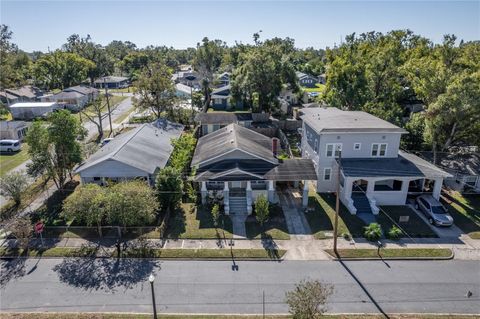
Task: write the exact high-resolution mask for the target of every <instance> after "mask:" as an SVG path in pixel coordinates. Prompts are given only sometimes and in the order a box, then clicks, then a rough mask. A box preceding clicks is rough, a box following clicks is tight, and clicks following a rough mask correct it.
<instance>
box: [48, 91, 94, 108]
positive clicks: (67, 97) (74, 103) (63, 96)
mask: <svg viewBox="0 0 480 319" xmlns="http://www.w3.org/2000/svg"><path fill="white" fill-rule="evenodd" d="M51 99H52V100H54V101H56V102H58V103H61V104H63V105H64V107H65V108H66V109H69V110H70V111H80V110H81V109H83V107H84V106H85V105H86V104H87V103H88V96H87V95H85V94H82V93H79V92H77V91H62V92H60V93H57V94H54V95H53V96H52V97H51Z"/></svg>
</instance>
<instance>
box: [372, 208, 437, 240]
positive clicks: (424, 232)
mask: <svg viewBox="0 0 480 319" xmlns="http://www.w3.org/2000/svg"><path fill="white" fill-rule="evenodd" d="M381 208H382V210H383V211H385V213H386V214H385V213H384V212H383V211H382V210H380V213H379V214H378V216H377V222H378V223H379V224H380V226H382V230H383V232H384V234H387V233H388V231H389V230H390V228H391V227H392V226H393V225H394V224H393V221H394V222H395V223H397V224H398V225H399V226H400V227H401V228H402V229H403V230H404V231H405V232H406V233H402V235H401V236H400V237H409V236H410V237H413V238H436V237H438V236H437V234H436V233H435V232H434V231H433V230H432V229H431V228H430V226H429V225H428V224H427V223H425V222H424V221H423V219H421V218H420V216H418V215H417V213H415V212H414V211H413V210H412V209H411V208H409V207H407V206H382V207H381ZM387 215H388V216H387ZM400 216H408V217H409V220H408V222H406V223H400ZM389 217H390V218H391V219H390V218H389ZM392 219H393V221H392ZM407 234H408V235H409V236H408V235H407Z"/></svg>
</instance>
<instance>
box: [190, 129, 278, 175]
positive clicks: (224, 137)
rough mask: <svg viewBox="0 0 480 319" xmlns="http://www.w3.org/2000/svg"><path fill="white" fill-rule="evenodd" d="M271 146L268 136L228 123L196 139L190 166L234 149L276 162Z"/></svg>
mask: <svg viewBox="0 0 480 319" xmlns="http://www.w3.org/2000/svg"><path fill="white" fill-rule="evenodd" d="M271 147H272V142H271V139H270V138H269V137H267V136H265V135H262V134H260V133H257V132H255V131H252V130H250V129H248V128H244V127H242V126H240V125H237V124H229V125H228V126H225V127H224V128H221V129H219V130H217V131H215V132H213V133H210V134H208V135H205V136H203V137H201V138H200V139H199V140H198V143H197V147H196V149H195V154H194V155H193V159H192V166H195V165H199V164H201V163H202V162H205V161H207V160H211V159H214V158H216V157H220V156H222V155H225V154H226V153H228V152H231V151H234V150H240V151H243V152H245V153H248V154H251V155H253V157H257V158H259V159H262V160H264V161H267V162H271V163H277V159H276V158H275V157H273V154H272V151H271Z"/></svg>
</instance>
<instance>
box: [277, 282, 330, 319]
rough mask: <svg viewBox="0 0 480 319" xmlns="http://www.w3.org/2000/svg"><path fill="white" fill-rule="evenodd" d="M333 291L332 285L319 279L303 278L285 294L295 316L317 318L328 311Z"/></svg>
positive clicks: (296, 317) (299, 318)
mask: <svg viewBox="0 0 480 319" xmlns="http://www.w3.org/2000/svg"><path fill="white" fill-rule="evenodd" d="M332 293H333V286H332V285H329V284H324V283H321V282H320V281H318V280H310V281H307V280H302V281H301V282H300V283H298V284H296V285H295V289H294V290H292V291H288V292H287V293H286V294H285V302H286V303H287V304H288V307H289V308H290V309H289V311H290V313H291V314H292V315H293V318H295V319H315V318H320V317H321V316H322V314H323V313H324V312H325V311H326V303H327V300H328V298H329V297H330V295H331V294H332Z"/></svg>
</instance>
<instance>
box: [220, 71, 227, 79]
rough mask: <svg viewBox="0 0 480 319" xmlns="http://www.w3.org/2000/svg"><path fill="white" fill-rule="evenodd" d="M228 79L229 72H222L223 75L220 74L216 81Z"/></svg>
mask: <svg viewBox="0 0 480 319" xmlns="http://www.w3.org/2000/svg"><path fill="white" fill-rule="evenodd" d="M225 76H226V77H230V72H223V73H220V74H219V75H218V76H217V79H221V78H223V77H225Z"/></svg>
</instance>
